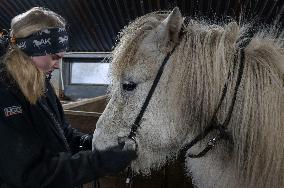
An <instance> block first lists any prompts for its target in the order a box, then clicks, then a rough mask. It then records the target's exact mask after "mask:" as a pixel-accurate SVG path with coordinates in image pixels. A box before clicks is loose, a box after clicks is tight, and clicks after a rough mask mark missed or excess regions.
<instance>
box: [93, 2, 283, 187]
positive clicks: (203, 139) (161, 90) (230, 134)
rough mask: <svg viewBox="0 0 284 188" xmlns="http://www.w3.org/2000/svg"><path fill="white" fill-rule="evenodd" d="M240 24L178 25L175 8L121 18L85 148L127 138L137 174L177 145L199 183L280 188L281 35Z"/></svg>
mask: <svg viewBox="0 0 284 188" xmlns="http://www.w3.org/2000/svg"><path fill="white" fill-rule="evenodd" d="M249 28H250V27H249V25H248V24H246V25H245V24H244V25H242V26H240V25H239V24H238V23H236V22H235V21H230V22H228V23H224V24H211V23H209V22H206V21H204V20H199V19H189V20H187V22H186V23H185V21H184V18H183V17H182V15H181V13H180V11H179V9H178V8H174V9H173V10H172V11H171V12H153V13H149V14H147V15H144V16H142V17H139V18H137V19H136V20H135V21H133V22H132V23H130V24H129V25H128V26H127V27H125V28H124V29H123V31H122V32H121V33H120V35H119V42H118V43H117V45H116V47H115V48H114V50H113V53H112V60H111V68H110V77H111V84H110V86H109V102H108V104H107V106H106V109H105V110H104V112H103V114H102V116H101V117H100V118H99V120H98V122H97V125H96V130H95V132H94V137H93V147H94V148H97V149H105V148H108V147H110V146H112V145H115V144H117V142H118V140H119V139H123V138H125V137H129V138H131V139H135V140H136V143H137V147H138V150H137V155H138V158H137V159H136V160H134V161H133V162H132V163H131V170H132V171H133V172H134V173H137V174H142V175H150V174H151V171H153V170H157V169H160V168H161V167H163V166H164V165H165V164H166V163H169V162H172V161H175V160H176V159H178V158H180V156H182V155H181V153H182V154H184V155H183V156H182V158H184V167H185V168H184V169H185V173H186V175H187V176H190V177H191V178H192V181H193V184H194V185H195V186H197V187H200V188H205V187H218V188H228V187H230V188H239V187H261V188H264V187H274V188H283V187H284V144H283V143H284V123H283V122H284V111H283V109H284V105H283V104H284V100H283V99H284V97H283V93H284V92H283V91H284V88H283V74H284V51H283V39H282V38H281V35H275V33H276V32H272V31H274V30H269V29H266V30H260V31H258V32H256V33H255V34H254V35H247V33H248V31H249ZM279 36H280V37H279ZM150 90H151V91H150ZM149 93H150V94H149ZM149 95H150V97H149ZM145 103H147V104H146V105H145ZM141 111H143V112H142V113H141ZM137 117H139V118H137ZM137 119H139V120H137ZM212 127H213V128H212ZM182 151H183V152H182Z"/></svg>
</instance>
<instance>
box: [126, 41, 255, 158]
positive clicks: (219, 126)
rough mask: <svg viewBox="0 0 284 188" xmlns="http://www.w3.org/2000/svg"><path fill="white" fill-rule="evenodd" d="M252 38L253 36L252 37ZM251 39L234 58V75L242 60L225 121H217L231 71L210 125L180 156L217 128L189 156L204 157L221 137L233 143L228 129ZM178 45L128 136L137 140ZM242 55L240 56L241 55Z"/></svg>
mask: <svg viewBox="0 0 284 188" xmlns="http://www.w3.org/2000/svg"><path fill="white" fill-rule="evenodd" d="M250 39H251V38H250ZM250 39H249V40H248V41H246V42H245V43H246V44H245V45H243V44H242V45H243V46H239V50H238V51H237V52H238V53H237V54H235V58H234V65H233V75H234V71H235V70H236V66H237V64H238V62H240V64H239V67H238V69H237V70H238V75H237V81H236V85H235V88H234V95H233V99H232V101H231V104H230V107H229V112H228V114H227V116H226V119H225V121H224V122H223V123H218V121H217V114H218V111H219V109H220V107H221V105H222V103H223V100H224V98H225V96H226V93H227V88H228V82H229V79H230V76H231V73H230V72H229V74H228V78H227V80H226V82H225V85H224V87H223V90H222V96H221V99H220V101H219V103H218V106H217V108H216V110H215V111H214V114H213V116H212V119H211V121H210V123H209V125H208V126H207V127H206V128H205V129H204V130H203V131H202V132H201V133H200V134H198V135H197V136H196V137H195V138H194V139H193V140H192V141H190V142H189V143H188V144H186V145H185V146H183V148H182V149H181V150H180V153H179V157H185V155H186V152H187V151H188V150H189V149H190V148H191V147H193V146H194V145H195V144H196V143H198V142H199V141H201V140H202V139H204V138H205V137H206V136H207V135H208V134H209V133H210V132H211V131H213V130H217V131H219V132H218V134H217V136H215V137H214V138H212V139H210V140H209V141H208V143H207V146H206V147H205V148H204V149H203V150H202V151H201V152H199V153H198V154H188V155H187V156H188V157H190V158H199V157H203V156H204V155H205V154H206V153H207V152H208V151H210V150H211V149H212V148H213V147H214V146H215V145H216V144H217V142H218V141H220V140H221V139H223V140H229V141H230V142H231V143H233V141H232V136H231V135H230V134H229V133H228V131H227V126H228V124H229V122H230V119H231V116H232V112H233V109H234V105H235V102H236V97H237V93H238V89H239V86H240V83H241V80H242V75H243V70H244V61H245V53H244V48H245V46H247V44H248V43H249V42H250ZM175 48H176V46H175V47H174V48H173V49H172V51H171V52H169V53H168V54H167V55H166V57H165V58H164V60H163V63H162V65H161V66H160V68H159V70H158V73H157V75H156V77H155V80H154V82H153V84H152V86H151V89H150V91H149V93H148V95H147V97H146V99H145V101H144V103H143V105H142V107H141V110H140V112H139V114H138V116H137V117H136V119H135V121H134V123H133V124H132V127H131V131H130V133H129V135H128V138H130V139H132V140H134V141H136V139H135V137H136V132H137V129H138V128H139V127H140V123H141V119H142V117H143V115H144V113H145V111H146V109H147V106H148V104H149V102H150V99H151V97H152V95H153V93H154V91H155V89H156V87H157V85H158V83H159V80H160V78H161V75H162V74H163V71H164V67H165V65H166V64H167V62H168V60H169V58H170V56H171V55H172V53H173V52H174V50H175ZM239 55H240V56H239Z"/></svg>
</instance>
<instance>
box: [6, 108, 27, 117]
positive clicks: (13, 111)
mask: <svg viewBox="0 0 284 188" xmlns="http://www.w3.org/2000/svg"><path fill="white" fill-rule="evenodd" d="M4 113H5V116H6V117H9V116H13V115H17V114H22V113H23V110H22V107H21V106H10V107H7V108H4Z"/></svg>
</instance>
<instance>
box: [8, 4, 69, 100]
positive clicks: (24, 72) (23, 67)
mask: <svg viewBox="0 0 284 188" xmlns="http://www.w3.org/2000/svg"><path fill="white" fill-rule="evenodd" d="M65 25H66V22H65V20H64V18H62V17H61V16H60V15H58V14H56V13H54V12H52V11H50V10H47V9H44V8H41V7H34V8H32V9H30V10H28V11H27V12H24V13H22V14H20V15H18V16H16V17H14V18H13V19H12V22H11V33H10V35H11V36H12V37H14V38H24V37H27V36H29V35H31V34H32V33H34V32H37V31H40V30H42V29H45V28H51V27H65ZM4 63H5V65H6V68H7V72H8V74H9V75H10V76H11V77H12V78H13V79H14V80H15V82H16V83H17V85H18V86H19V88H20V90H21V91H22V93H23V94H24V96H25V97H26V98H27V100H28V101H29V102H30V103H31V104H35V103H36V102H37V100H38V99H39V98H40V97H41V96H42V95H43V93H44V87H45V86H44V79H45V73H44V72H42V71H40V70H39V69H38V68H37V67H36V66H35V65H34V64H33V63H32V59H31V57H29V56H27V55H26V54H25V53H24V52H22V51H21V50H20V49H19V48H18V47H17V46H16V45H14V44H11V45H10V48H9V50H8V52H7V53H6V55H5V57H4Z"/></svg>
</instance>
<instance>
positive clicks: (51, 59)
mask: <svg viewBox="0 0 284 188" xmlns="http://www.w3.org/2000/svg"><path fill="white" fill-rule="evenodd" d="M64 54H65V52H60V53H56V54H50V55H45V56H34V57H32V62H33V64H34V65H35V66H36V67H37V68H38V69H39V70H41V71H43V72H45V73H48V72H52V71H53V70H54V69H59V61H60V59H62V58H63V56H64Z"/></svg>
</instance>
